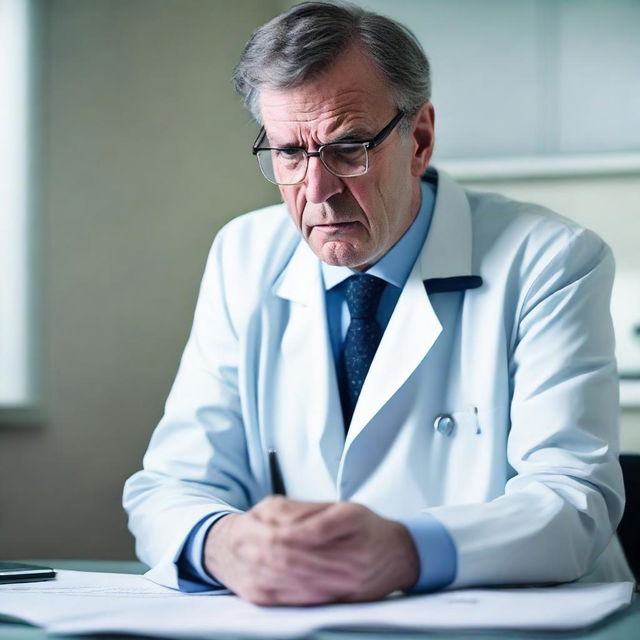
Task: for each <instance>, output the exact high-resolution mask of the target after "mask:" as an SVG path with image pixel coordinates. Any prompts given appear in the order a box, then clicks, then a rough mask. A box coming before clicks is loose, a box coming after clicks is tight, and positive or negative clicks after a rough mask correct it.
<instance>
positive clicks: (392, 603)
mask: <svg viewBox="0 0 640 640" xmlns="http://www.w3.org/2000/svg"><path fill="white" fill-rule="evenodd" d="M632 593H633V585H632V583H630V582H620V583H609V584H571V585H561V586H556V587H548V588H521V589H518V588H513V589H465V590H460V591H444V592H439V593H435V594H430V595H418V596H397V597H390V598H387V599H386V600H383V601H381V602H372V603H359V604H340V605H328V606H319V607H307V608H298V607H258V606H255V605H252V604H249V603H247V602H244V601H242V600H240V599H239V598H237V597H236V596H230V595H211V594H200V595H192V594H183V593H179V592H177V591H173V590H171V589H167V588H165V587H160V586H158V585H156V584H154V583H152V582H150V581H149V580H147V579H145V578H144V577H142V576H134V575H124V574H112V573H89V572H78V571H59V572H58V578H57V579H56V580H54V581H51V582H39V583H30V584H7V585H1V586H0V614H2V615H5V616H11V617H14V618H19V619H21V620H24V621H26V622H29V623H31V624H34V625H37V626H40V627H43V628H44V629H45V630H46V631H47V632H50V633H66V634H72V633H98V632H105V633H107V632H111V633H131V634H143V635H155V636H162V637H168V638H170V637H175V636H179V637H181V638H202V637H211V636H212V635H217V634H220V635H224V634H227V635H239V636H247V637H256V638H257V637H281V638H287V637H295V636H300V635H304V634H307V633H311V632H313V631H315V630H319V629H336V628H343V629H345V628H354V627H357V628H367V629H397V630H400V629H403V630H428V629H447V628H457V629H460V628H465V629H536V630H569V629H577V628H582V627H587V626H590V625H592V624H593V623H595V622H597V621H598V620H600V619H602V618H603V617H605V616H606V615H608V614H610V613H612V612H613V611H615V610H616V609H619V608H621V607H624V606H626V605H628V604H629V603H630V602H631V597H632Z"/></svg>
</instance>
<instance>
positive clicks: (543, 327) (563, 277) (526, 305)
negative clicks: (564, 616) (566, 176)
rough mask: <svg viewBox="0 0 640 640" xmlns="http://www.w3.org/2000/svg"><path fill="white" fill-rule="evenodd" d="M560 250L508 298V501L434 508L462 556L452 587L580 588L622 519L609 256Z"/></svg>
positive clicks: (579, 236)
mask: <svg viewBox="0 0 640 640" xmlns="http://www.w3.org/2000/svg"><path fill="white" fill-rule="evenodd" d="M563 245H564V246H563V247H562V248H561V249H560V250H557V251H554V252H553V254H552V255H551V256H550V257H549V256H548V255H545V256H544V257H545V261H543V264H542V265H541V266H540V265H537V267H536V268H537V272H536V273H535V277H530V274H527V273H522V274H520V276H519V277H520V278H521V280H520V282H519V283H518V285H517V286H514V289H513V295H516V296H520V298H519V304H518V309H517V317H516V322H515V323H514V329H513V341H512V345H511V350H510V353H509V358H510V361H509V370H510V379H511V384H512V390H511V429H510V433H509V437H508V447H507V457H508V463H509V465H510V468H511V472H512V476H511V477H510V479H509V480H508V482H507V484H506V487H505V491H504V495H502V496H500V497H498V498H496V499H494V500H492V501H490V502H488V503H485V504H465V505H455V506H441V507H437V508H434V509H430V512H431V513H432V514H433V515H434V516H435V517H436V518H437V519H438V520H440V522H441V523H442V524H444V525H445V526H446V527H447V529H448V530H449V532H450V534H451V536H452V538H453V540H454V543H455V546H456V550H457V554H458V572H457V576H456V579H455V581H454V583H453V584H452V586H453V587H465V586H471V585H480V584H508V583H522V582H526V583H548V582H561V581H572V580H575V579H578V578H580V577H582V576H584V575H585V574H586V573H588V572H589V571H590V570H591V569H592V567H593V565H594V563H595V562H596V560H597V558H598V556H599V555H600V554H601V553H602V551H603V550H604V549H605V547H606V546H607V544H608V543H609V541H610V539H611V537H612V534H613V532H614V531H615V528H616V526H617V524H618V522H619V520H620V518H621V515H622V510H623V502H624V497H623V496H624V491H623V487H622V478H621V472H620V468H619V465H618V461H617V458H618V453H619V451H618V428H617V418H618V383H617V375H616V365H615V358H614V355H613V351H614V338H613V331H612V325H611V319H610V314H609V300H610V291H611V285H612V280H613V272H614V262H613V257H612V254H611V251H610V250H609V248H608V247H607V246H606V245H605V244H604V243H603V242H602V241H601V240H600V239H599V238H598V237H597V236H596V235H595V234H593V233H591V232H589V231H586V230H582V229H578V230H575V231H574V232H573V233H572V235H571V237H570V239H568V241H567V242H565V243H563ZM525 266H526V265H525ZM524 271H526V269H525V270H524ZM523 282H524V283H526V285H525V286H524V287H522V288H521V285H522V283H523ZM489 284H490V283H489ZM518 289H520V290H521V292H522V293H518V291H517V290H518ZM477 320H478V323H480V324H481V323H482V318H478V319H477ZM487 375H490V372H487ZM469 481H470V482H473V478H469Z"/></svg>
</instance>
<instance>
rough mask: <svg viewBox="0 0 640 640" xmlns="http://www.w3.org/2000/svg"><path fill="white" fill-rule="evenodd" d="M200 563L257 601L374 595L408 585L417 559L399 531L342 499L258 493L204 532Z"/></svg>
mask: <svg viewBox="0 0 640 640" xmlns="http://www.w3.org/2000/svg"><path fill="white" fill-rule="evenodd" d="M204 560H205V566H206V568H207V570H208V571H209V573H210V574H211V575H212V576H214V577H215V578H216V579H217V580H218V581H219V582H221V583H222V584H224V585H225V586H226V587H228V588H229V589H231V590H232V591H233V592H234V593H236V594H237V595H238V596H240V597H241V598H244V599H245V600H248V601H250V602H253V603H255V604H260V605H314V604H326V603H330V602H358V601H365V600H376V599H379V598H383V597H384V596H386V595H387V594H389V593H391V592H392V591H396V590H399V589H401V590H406V589H410V588H411V587H412V586H413V585H414V584H415V583H416V581H417V579H418V575H419V559H418V554H417V552H416V548H415V545H414V543H413V539H412V538H411V535H410V534H409V532H408V530H407V528H406V527H405V526H404V525H402V524H400V523H399V522H395V521H394V520H387V519H385V518H381V517H380V516H378V515H376V514H375V513H374V512H373V511H371V510H370V509H367V508H366V507H364V506H362V505H359V504H355V503H350V502H300V501H296V500H289V499H288V498H285V497H282V496H271V497H268V498H265V499H264V500H262V501H261V502H259V503H258V504H257V505H255V506H254V507H253V508H252V509H250V510H249V511H247V512H245V513H242V514H229V515H227V516H225V517H223V518H222V519H221V520H219V521H218V522H217V523H216V524H214V526H213V527H212V528H211V529H210V531H209V534H208V536H207V540H206V542H205V549H204Z"/></svg>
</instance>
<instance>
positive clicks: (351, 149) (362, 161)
mask: <svg viewBox="0 0 640 640" xmlns="http://www.w3.org/2000/svg"><path fill="white" fill-rule="evenodd" d="M404 116H405V112H404V111H398V113H397V114H396V115H395V116H394V117H393V120H391V122H389V124H387V125H386V126H385V127H384V129H382V131H380V133H378V134H377V135H376V136H375V137H374V138H372V139H371V140H343V141H340V142H328V143H327V144H321V145H320V146H319V147H318V150H317V151H307V150H306V149H304V148H303V147H284V148H283V147H270V146H268V145H269V139H268V138H267V132H266V131H265V128H264V127H262V128H261V129H260V133H258V137H257V138H256V140H255V142H254V143H253V148H252V153H253V155H254V156H257V158H258V164H259V165H260V170H261V171H262V173H263V175H264V177H265V178H266V179H267V180H268V181H269V182H273V184H280V185H292V184H299V183H300V182H302V181H303V180H304V177H305V176H306V175H307V168H308V166H309V158H320V162H322V164H323V165H324V167H325V168H326V169H327V171H330V172H331V173H332V174H333V175H334V176H338V178H353V177H355V176H362V175H364V174H365V173H367V171H368V170H369V150H370V149H375V148H376V147H377V146H378V145H380V144H382V143H383V142H384V141H385V140H386V138H387V137H388V136H389V134H390V133H391V132H392V131H393V130H394V129H395V127H396V126H397V125H398V123H399V122H400V120H402V118H403V117H404ZM264 143H266V144H267V146H261V145H262V144H264Z"/></svg>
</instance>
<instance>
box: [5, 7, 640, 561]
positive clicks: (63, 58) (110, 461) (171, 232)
mask: <svg viewBox="0 0 640 640" xmlns="http://www.w3.org/2000/svg"><path fill="white" fill-rule="evenodd" d="M283 4H286V3H283V2H278V1H276V0H274V1H266V0H255V1H248V0H179V2H178V1H177V0H135V1H129V0H99V1H97V0H91V1H88V0H52V1H51V2H50V3H48V6H49V9H50V13H49V16H48V20H47V22H46V29H45V31H46V35H47V41H46V43H45V48H44V56H43V62H44V65H45V75H46V77H47V81H48V87H47V90H46V91H45V92H44V97H45V100H44V102H43V104H42V105H41V107H42V110H43V112H44V114H45V120H46V122H45V124H46V131H47V132H48V134H47V140H46V142H47V149H46V163H45V171H44V178H45V181H44V190H43V202H44V207H43V210H42V220H41V222H42V243H41V244H42V256H41V264H42V270H41V277H42V290H43V291H44V292H45V302H46V304H45V305H44V317H43V319H42V320H43V321H42V326H43V327H44V329H45V334H44V341H45V345H46V356H47V357H46V372H45V373H46V382H47V391H48V399H47V402H46V405H45V410H46V418H45V420H44V421H43V423H42V424H41V425H40V426H38V427H5V428H2V429H0V554H1V555H2V556H3V557H4V558H18V557H31V558H37V557H49V558H52V557H58V558H61V557H78V558H90V557H92V558H131V557H133V543H132V540H131V538H130V536H129V534H128V532H127V531H126V523H125V518H124V514H123V513H122V510H121V507H120V496H121V491H122V484H123V482H124V480H125V478H126V477H127V476H128V475H129V474H131V473H132V472H133V471H135V470H136V469H138V468H139V465H140V461H141V457H142V454H143V452H144V450H145V447H146V445H147V442H148V439H149V436H150V433H151V431H152V429H153V428H154V426H155V424H156V422H157V420H158V418H159V417H160V414H161V412H162V406H163V402H164V399H165V397H166V394H167V391H168V389H169V386H170V384H171V381H172V379H173V376H174V374H175V370H176V367H177V363H178V359H179V356H180V353H181V350H182V348H183V345H184V342H185V339H186V337H187V332H188V330H189V326H190V322H191V316H192V312H193V307H194V302H195V298H196V294H197V287H198V283H199V279H200V275H201V272H202V268H203V265H204V260H205V257H206V253H207V250H208V247H209V245H210V242H211V240H212V238H213V236H214V234H215V232H216V230H217V229H218V228H219V227H220V226H221V225H222V224H223V223H224V222H225V221H226V220H228V219H230V218H231V217H233V216H235V215H237V214H239V213H241V212H243V211H246V210H249V209H251V208H255V207H256V206H261V205H263V204H268V203H270V202H273V201H275V199H276V197H277V196H276V194H275V192H274V191H273V190H272V189H271V188H270V187H269V186H268V185H267V184H266V183H265V181H264V180H262V179H261V177H260V176H259V174H258V172H257V168H256V167H255V163H254V160H253V158H252V157H251V156H250V154H249V153H248V148H249V145H250V143H251V141H252V139H253V136H254V134H255V130H256V127H255V125H254V124H253V123H252V122H251V121H250V118H249V117H248V116H247V115H246V114H245V113H244V112H243V111H242V109H241V108H240V105H239V100H238V99H237V98H235V97H234V95H233V92H232V89H231V83H230V75H231V69H232V67H233V65H234V63H235V62H236V60H237V58H238V55H239V53H240V50H241V48H242V45H243V43H244V42H245V40H246V38H247V37H248V35H249V33H250V32H251V30H252V29H253V28H254V27H255V26H256V25H258V24H260V23H261V22H263V21H265V20H266V19H267V18H269V17H270V16H272V15H274V14H275V13H277V12H278V11H279V9H280V7H281V6H282V5H283ZM638 180H639V179H638V178H637V177H636V178H619V179H615V178H611V179H606V180H605V181H604V182H602V181H598V180H591V179H589V180H584V179H583V180H574V181H571V180H569V181H563V182H559V181H539V182H535V181H526V182H523V183H514V182H510V183H505V184H500V185H474V186H477V187H478V188H485V187H490V188H491V187H494V186H495V187H496V188H498V189H500V190H502V191H505V192H508V193H512V194H513V195H515V196H516V197H522V198H526V199H532V200H538V201H542V202H545V203H547V204H551V206H554V207H556V208H557V209H559V210H560V211H563V212H565V213H567V214H568V215H573V217H575V218H576V219H578V220H580V221H582V222H584V223H585V224H587V225H588V226H591V227H593V228H595V229H596V230H599V231H601V233H602V234H603V235H604V236H605V237H606V238H607V239H608V240H609V241H610V242H611V244H612V245H614V250H616V253H619V255H618V258H619V260H620V257H621V256H622V255H624V258H623V259H624V260H625V261H629V262H632V261H636V262H635V264H637V260H638V255H639V254H638V253H637V252H636V251H635V246H634V238H637V237H638V235H639V232H640V222H638V218H637V212H638V207H637V194H638V192H639V189H638V186H639V182H638ZM621 198H622V201H624V202H625V203H627V204H625V205H624V207H620V205H619V203H620V201H621ZM634 207H635V208H634ZM619 208H620V209H624V210H623V211H622V210H621V211H618V209H619ZM631 416H632V417H631V421H632V422H633V420H635V422H634V423H633V425H635V426H634V428H633V433H637V432H638V431H640V420H639V419H637V417H636V414H631ZM630 424H631V423H630ZM638 440H640V438H639V439H638ZM637 448H638V450H640V442H638V443H637Z"/></svg>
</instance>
